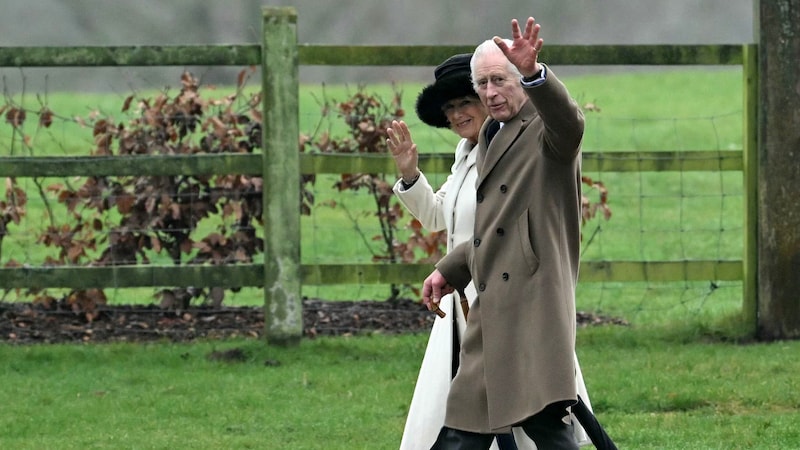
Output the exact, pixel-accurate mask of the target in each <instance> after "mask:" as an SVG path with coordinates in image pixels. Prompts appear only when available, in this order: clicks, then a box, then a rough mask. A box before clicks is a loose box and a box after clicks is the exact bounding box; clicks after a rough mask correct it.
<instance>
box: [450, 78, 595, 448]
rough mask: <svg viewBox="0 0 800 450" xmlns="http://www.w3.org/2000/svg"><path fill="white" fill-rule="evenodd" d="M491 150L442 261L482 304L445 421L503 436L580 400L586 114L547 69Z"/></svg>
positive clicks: (480, 162) (485, 151) (480, 158)
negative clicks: (471, 204) (468, 214)
mask: <svg viewBox="0 0 800 450" xmlns="http://www.w3.org/2000/svg"><path fill="white" fill-rule="evenodd" d="M524 91H525V93H526V94H527V96H528V98H529V101H527V102H526V103H525V104H524V105H523V107H522V108H521V110H520V111H519V113H518V114H517V116H516V117H514V118H513V119H510V120H509V121H507V122H505V123H504V124H503V126H502V128H501V129H500V130H499V131H498V132H497V134H496V135H495V136H494V138H493V139H492V140H491V142H487V140H486V130H487V129H488V127H489V126H490V125H491V124H492V122H494V121H493V120H488V121H487V122H486V123H484V125H483V129H482V130H481V137H480V140H479V142H478V146H477V148H476V151H477V152H478V154H477V162H476V164H477V170H478V180H477V183H476V208H475V225H474V232H473V237H472V240H470V241H468V242H465V243H462V244H460V245H458V246H456V247H455V248H454V249H453V250H452V251H450V252H449V253H448V254H447V255H445V257H444V258H443V259H442V260H441V261H439V262H438V263H437V265H436V266H437V269H438V270H439V271H440V272H441V273H442V275H443V276H444V278H445V279H446V280H447V281H448V283H449V284H451V285H452V286H454V287H456V288H457V289H461V288H463V287H464V286H466V285H467V284H468V283H470V281H472V282H473V283H474V285H475V287H476V288H477V298H476V299H475V300H474V302H473V306H472V308H471V309H470V313H469V318H468V322H467V327H466V332H465V335H464V337H463V341H462V346H461V354H460V356H461V365H460V367H459V371H458V373H457V375H456V377H455V378H454V379H453V382H452V385H451V387H450V392H449V396H448V399H447V412H446V417H445V425H447V426H449V427H452V428H456V429H461V430H466V431H472V432H478V433H490V432H503V431H507V430H508V427H510V426H512V425H514V424H518V423H520V422H522V421H524V420H525V419H527V418H529V417H530V416H532V415H534V414H536V413H537V412H539V411H541V410H542V409H543V408H544V407H545V406H547V405H548V404H551V403H554V402H561V401H563V402H568V403H571V402H575V401H576V392H577V391H576V380H575V374H576V364H575V358H574V351H575V287H576V283H577V278H578V265H579V262H580V258H579V250H580V227H581V152H580V143H581V140H582V136H583V127H584V118H583V113H582V112H581V110H580V108H579V107H578V105H577V103H576V102H575V101H574V100H573V99H572V98H571V97H570V95H569V93H568V91H567V89H566V87H565V86H564V84H563V83H562V82H561V81H560V80H558V78H556V76H555V75H554V73H553V72H552V71H551V70H549V68H548V70H547V79H546V81H545V82H544V83H542V84H540V85H538V86H536V87H530V88H527V87H526V88H524Z"/></svg>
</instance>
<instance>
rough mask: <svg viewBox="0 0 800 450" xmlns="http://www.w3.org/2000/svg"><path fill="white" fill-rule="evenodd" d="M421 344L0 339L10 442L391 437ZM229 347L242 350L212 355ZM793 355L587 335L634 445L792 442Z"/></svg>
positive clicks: (199, 444)
mask: <svg viewBox="0 0 800 450" xmlns="http://www.w3.org/2000/svg"><path fill="white" fill-rule="evenodd" d="M426 339H427V337H426V336H425V335H424V334H421V335H404V336H394V337H390V336H381V335H374V336H365V337H358V338H322V339H315V340H304V341H302V343H301V345H300V346H299V347H297V348H289V349H286V348H277V347H268V346H265V345H264V344H263V343H262V342H258V341H242V340H234V341H223V342H199V343H195V344H171V343H160V344H141V345H139V344H106V345H48V346H27V347H15V346H9V345H0V360H2V361H3V364H2V366H0V377H2V379H3V388H2V389H0V404H2V405H3V407H2V408H0V448H15V449H41V448H59V449H79V448H80V449H84V448H93V449H101V448H120V449H139V448H152V449H168V448H170V449H171V448H175V449H183V448H186V449H189V448H195V449H214V448H292V449H321V448H329V449H391V448H397V445H398V444H399V440H400V435H401V433H402V428H403V424H404V421H405V415H406V412H407V407H408V401H409V399H410V397H411V393H412V391H413V387H414V382H415V378H416V373H417V370H418V367H419V363H420V361H421V357H422V354H423V352H424V348H425V342H426ZM234 348H240V349H243V350H244V351H245V352H246V354H248V355H249V357H248V359H247V360H246V361H245V362H241V363H226V362H218V361H211V360H209V359H207V355H208V354H209V353H210V352H212V351H214V350H219V351H221V350H229V349H234ZM799 351H800V342H777V343H772V344H749V345H742V344H737V343H733V342H720V341H716V340H710V339H708V334H706V333H704V332H702V331H700V332H698V328H697V327H695V326H693V325H692V326H681V325H674V326H671V327H657V328H647V327H636V326H633V327H618V326H605V327H590V328H584V329H580V330H579V331H578V354H579V358H580V361H581V366H582V369H583V372H584V376H585V378H586V383H587V385H588V388H589V393H590V396H591V400H592V403H593V406H594V409H595V412H596V413H597V415H598V417H599V418H600V420H601V421H602V422H603V424H604V425H605V426H606V428H607V430H608V432H609V433H610V434H611V436H612V437H613V438H614V439H615V440H616V442H617V444H618V445H619V447H620V448H631V449H633V448H635V449H687V448H691V449H785V448H794V446H795V445H796V443H797V442H798V439H799V438H800V430H798V429H797V427H796V426H795V425H796V424H797V423H798V420H800V413H798V408H799V407H800V381H799V379H798V378H797V376H796V374H797V373H798V371H799V370H800V360H798V359H797V357H796V355H797V354H798V352H799Z"/></svg>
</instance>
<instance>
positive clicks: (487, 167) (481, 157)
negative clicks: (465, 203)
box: [476, 101, 536, 187]
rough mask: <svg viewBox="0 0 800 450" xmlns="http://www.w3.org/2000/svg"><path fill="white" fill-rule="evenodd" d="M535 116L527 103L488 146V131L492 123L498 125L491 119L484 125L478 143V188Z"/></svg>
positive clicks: (532, 108) (533, 108) (505, 124)
mask: <svg viewBox="0 0 800 450" xmlns="http://www.w3.org/2000/svg"><path fill="white" fill-rule="evenodd" d="M535 116H536V108H535V107H534V106H533V104H532V103H531V102H530V101H527V102H525V104H524V105H522V109H521V110H520V112H519V114H517V116H516V117H514V118H513V119H511V120H510V121H508V122H505V123H504V124H503V126H502V127H501V128H500V130H499V131H498V132H497V133H496V134H495V135H494V138H492V140H491V142H488V145H487V141H486V138H487V136H486V131H487V130H488V129H489V127H490V126H491V124H492V122H494V123H497V121H496V120H494V119H489V120H487V121H486V123H484V124H483V128H482V129H481V134H480V138H479V142H478V161H477V164H478V183H477V185H476V187H480V185H481V184H482V183H483V180H485V179H486V177H487V176H489V174H490V173H491V172H492V169H493V168H494V166H496V165H497V162H498V161H500V159H501V158H502V157H503V155H505V153H506V152H507V151H508V149H510V148H511V146H512V145H513V144H514V142H515V141H516V140H517V138H519V136H520V134H521V133H522V131H523V130H524V129H525V127H526V126H527V125H528V123H530V121H531V119H533V118H534V117H535Z"/></svg>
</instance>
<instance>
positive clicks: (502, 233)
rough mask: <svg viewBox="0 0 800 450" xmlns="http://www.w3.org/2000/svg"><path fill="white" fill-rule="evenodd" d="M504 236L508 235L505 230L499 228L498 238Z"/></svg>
mask: <svg viewBox="0 0 800 450" xmlns="http://www.w3.org/2000/svg"><path fill="white" fill-rule="evenodd" d="M504 234H506V230H504V229H502V228H498V229H497V235H498V236H502V235H504Z"/></svg>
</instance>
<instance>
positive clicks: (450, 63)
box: [416, 53, 477, 128]
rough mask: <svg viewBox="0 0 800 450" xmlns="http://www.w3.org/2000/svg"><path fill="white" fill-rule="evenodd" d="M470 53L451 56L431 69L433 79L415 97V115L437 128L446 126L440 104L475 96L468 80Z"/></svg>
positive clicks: (445, 118)
mask: <svg viewBox="0 0 800 450" xmlns="http://www.w3.org/2000/svg"><path fill="white" fill-rule="evenodd" d="M470 59H472V54H471V53H462V54H460V55H455V56H451V57H450V58H447V60H445V61H444V62H443V63H441V64H439V65H438V66H437V67H436V69H434V71H433V76H434V78H435V81H434V82H433V84H431V85H428V86H426V87H425V88H424V89H423V90H422V92H420V94H419V97H417V108H416V109H417V116H418V117H419V118H420V120H422V121H423V122H425V123H427V124H428V125H430V126H433V127H437V128H448V127H449V126H450V125H449V124H448V123H447V117H445V115H444V112H442V105H444V104H445V103H446V102H448V101H450V100H452V99H454V98H459V97H466V96H475V97H477V94H476V93H475V90H474V89H473V88H472V81H471V80H470V68H469V61H470Z"/></svg>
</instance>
